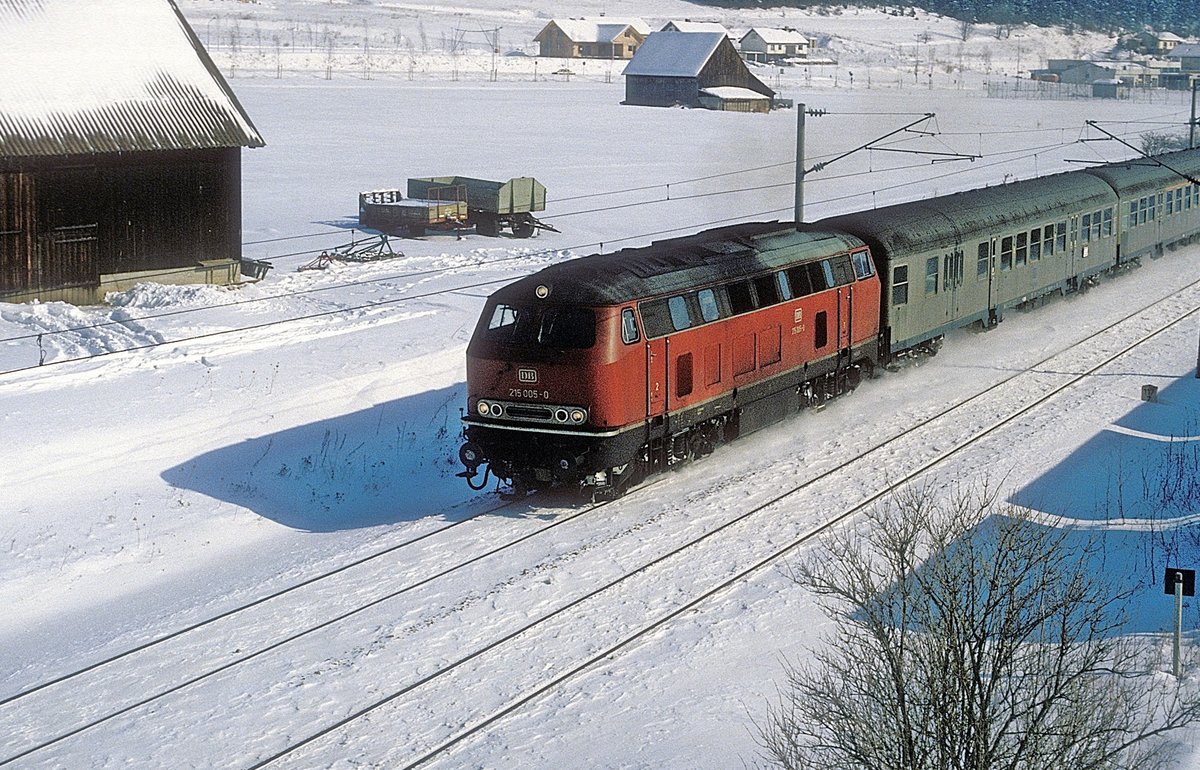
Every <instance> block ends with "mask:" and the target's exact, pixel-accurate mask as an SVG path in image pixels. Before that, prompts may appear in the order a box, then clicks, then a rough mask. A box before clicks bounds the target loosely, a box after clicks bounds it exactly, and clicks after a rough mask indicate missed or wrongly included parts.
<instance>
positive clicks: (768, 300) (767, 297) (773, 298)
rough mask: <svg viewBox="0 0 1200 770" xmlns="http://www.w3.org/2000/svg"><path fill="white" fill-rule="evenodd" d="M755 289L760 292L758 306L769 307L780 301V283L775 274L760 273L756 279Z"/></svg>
mask: <svg viewBox="0 0 1200 770" xmlns="http://www.w3.org/2000/svg"><path fill="white" fill-rule="evenodd" d="M754 291H755V292H756V293H757V294H758V306H759V307H767V306H768V305H777V304H779V302H780V297H779V284H778V283H776V282H775V276H774V275H760V276H759V277H757V278H755V279H754Z"/></svg>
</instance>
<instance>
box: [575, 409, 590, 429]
mask: <svg viewBox="0 0 1200 770" xmlns="http://www.w3.org/2000/svg"><path fill="white" fill-rule="evenodd" d="M586 419H587V412H585V411H584V410H582V409H572V410H571V422H573V423H575V424H576V425H582V424H583V422H584V421H585V420H586Z"/></svg>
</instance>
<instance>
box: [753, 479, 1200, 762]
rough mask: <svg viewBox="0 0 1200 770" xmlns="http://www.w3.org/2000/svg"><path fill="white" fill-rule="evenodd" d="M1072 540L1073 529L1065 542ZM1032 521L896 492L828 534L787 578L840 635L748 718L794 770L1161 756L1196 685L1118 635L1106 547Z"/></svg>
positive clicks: (1194, 706) (1142, 645)
mask: <svg viewBox="0 0 1200 770" xmlns="http://www.w3.org/2000/svg"><path fill="white" fill-rule="evenodd" d="M1068 538H1070V540H1068ZM1078 539H1079V533H1075V534H1074V535H1073V536H1072V535H1071V533H1070V532H1067V531H1064V530H1058V529H1053V528H1049V527H1045V526H1041V525H1038V524H1036V523H1034V522H1032V521H1030V520H1028V519H1027V518H1024V517H1022V516H1021V515H1020V514H1019V513H1018V512H1017V511H1015V510H1013V509H1011V508H1006V507H1004V506H1002V505H1000V504H999V503H998V502H997V501H996V499H995V496H994V494H991V493H989V492H988V491H987V490H982V491H980V490H975V491H972V492H960V493H958V494H955V495H953V496H952V499H950V500H949V501H948V502H938V501H936V500H935V499H934V497H933V495H932V494H931V493H930V492H929V491H927V490H926V491H916V492H911V493H907V494H905V495H903V496H901V497H899V498H898V499H897V500H895V501H893V503H892V504H890V505H889V506H887V507H885V508H880V509H878V510H876V511H875V512H873V513H872V514H870V516H869V519H868V521H867V522H866V523H865V526H864V529H863V531H862V532H861V533H860V534H854V533H852V532H838V533H835V534H832V535H830V536H829V541H828V543H826V544H824V547H823V548H822V550H821V551H820V553H819V554H817V555H815V556H813V557H812V558H811V559H809V560H808V561H806V562H804V563H803V564H802V565H800V566H799V567H797V568H796V569H795V571H794V573H793V578H794V579H795V580H796V581H797V582H798V583H799V584H801V585H803V586H804V587H806V588H809V589H811V590H813V591H815V592H816V593H817V594H818V595H819V596H820V597H822V604H823V607H824V608H825V610H826V612H827V614H828V615H829V616H830V618H831V619H832V620H833V621H834V625H835V627H836V631H835V632H834V634H833V635H832V637H831V638H830V639H828V640H826V643H825V644H823V645H822V646H820V647H818V648H817V649H816V650H815V651H814V653H813V655H812V657H811V660H810V661H808V662H806V663H796V662H792V663H789V664H787V680H788V682H787V687H786V688H784V690H783V693H782V695H781V697H780V701H779V703H778V705H776V706H775V707H773V708H772V709H771V710H770V712H769V714H768V716H767V717H766V718H765V719H764V721H763V722H762V724H759V725H758V734H759V743H760V748H761V758H762V759H763V760H765V761H766V762H767V763H768V764H769V765H772V766H777V767H783V768H787V769H788V770H801V769H805V770H807V769H809V768H821V769H822V770H851V769H853V770H1000V769H1002V768H1003V769H1004V770H1033V769H1034V768H1049V767H1061V768H1072V770H1101V769H1102V768H1103V769H1104V770H1108V769H1109V768H1138V769H1139V770H1146V769H1147V768H1158V767H1164V766H1165V765H1166V763H1167V761H1168V760H1169V759H1170V752H1171V749H1172V745H1171V743H1170V742H1169V741H1168V740H1166V737H1167V736H1168V734H1169V733H1171V732H1172V731H1174V730H1177V729H1178V728H1181V727H1183V726H1185V725H1188V724H1190V723H1192V722H1194V721H1196V720H1197V719H1198V718H1200V702H1198V700H1197V697H1196V694H1195V689H1194V687H1193V686H1191V685H1190V684H1188V683H1186V682H1184V681H1176V680H1175V679H1174V678H1173V677H1170V676H1168V675H1166V674H1163V673H1158V672H1156V671H1155V670H1154V669H1153V668H1152V665H1151V664H1152V658H1153V657H1154V655H1153V642H1152V641H1148V640H1146V639H1145V638H1141V637H1131V636H1128V635H1126V634H1125V633H1124V632H1123V624H1124V613H1123V610H1122V607H1123V606H1124V604H1125V603H1126V600H1127V599H1128V597H1129V595H1130V591H1131V588H1129V587H1126V588H1118V589H1116V590H1114V588H1113V586H1112V584H1111V583H1110V582H1108V579H1105V578H1103V577H1102V576H1098V575H1097V574H1096V565H1097V564H1098V562H1097V561H1096V560H1097V559H1099V558H1101V557H1102V555H1103V554H1102V545H1103V544H1102V541H1100V540H1097V539H1090V540H1088V541H1087V542H1085V543H1083V544H1082V545H1081V544H1078V543H1076V542H1075V541H1076V540H1078Z"/></svg>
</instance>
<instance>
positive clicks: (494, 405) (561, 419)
mask: <svg viewBox="0 0 1200 770" xmlns="http://www.w3.org/2000/svg"><path fill="white" fill-rule="evenodd" d="M475 413H476V414H478V415H479V416H480V417H486V418H488V419H492V420H506V419H507V420H514V421H517V422H537V423H548V424H551V425H583V424H584V423H585V422H587V417H588V412H587V409H584V408H583V407H579V406H559V405H550V404H528V403H521V404H514V403H512V402H511V401H491V400H488V399H483V398H481V399H479V401H478V402H476V404H475Z"/></svg>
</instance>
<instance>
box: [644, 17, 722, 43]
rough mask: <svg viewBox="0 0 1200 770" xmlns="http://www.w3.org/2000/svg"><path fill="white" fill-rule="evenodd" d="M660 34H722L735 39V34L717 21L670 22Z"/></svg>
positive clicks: (685, 20) (686, 20) (689, 20)
mask: <svg viewBox="0 0 1200 770" xmlns="http://www.w3.org/2000/svg"><path fill="white" fill-rule="evenodd" d="M659 31H660V32H720V33H721V34H722V35H725V36H726V37H728V38H732V37H733V33H732V32H730V31H729V30H728V29H726V28H725V26H724V25H723V24H721V23H720V22H717V21H692V20H691V19H684V20H683V21H668V22H667V23H666V24H664V25H663V28H662V29H661V30H659Z"/></svg>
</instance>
